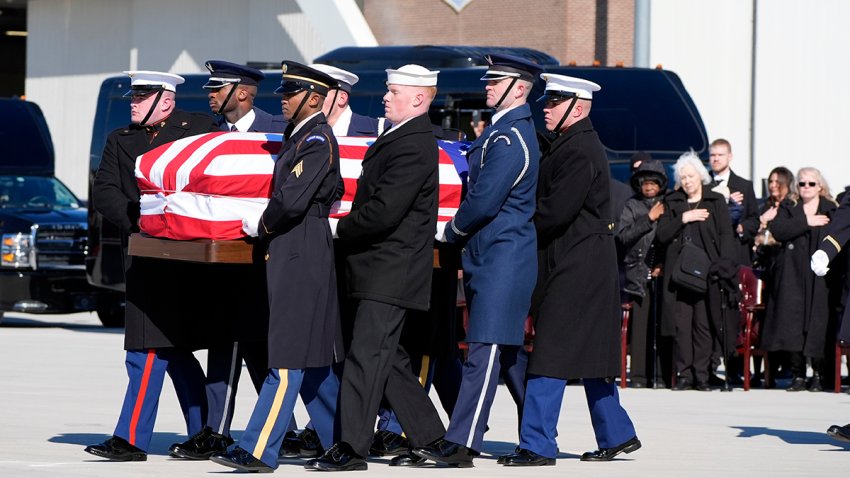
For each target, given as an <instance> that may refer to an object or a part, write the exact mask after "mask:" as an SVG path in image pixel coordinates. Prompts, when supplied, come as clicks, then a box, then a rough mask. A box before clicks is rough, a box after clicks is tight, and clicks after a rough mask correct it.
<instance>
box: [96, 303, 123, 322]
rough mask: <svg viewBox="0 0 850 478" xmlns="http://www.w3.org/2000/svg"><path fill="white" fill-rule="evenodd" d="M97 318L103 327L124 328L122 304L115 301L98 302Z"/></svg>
mask: <svg viewBox="0 0 850 478" xmlns="http://www.w3.org/2000/svg"><path fill="white" fill-rule="evenodd" d="M97 317H98V318H99V319H100V323H101V324H103V326H104V327H124V303H123V301H120V300H116V299H111V298H109V299H106V298H105V299H104V300H100V301H98V304H97Z"/></svg>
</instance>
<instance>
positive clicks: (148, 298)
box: [92, 111, 265, 350]
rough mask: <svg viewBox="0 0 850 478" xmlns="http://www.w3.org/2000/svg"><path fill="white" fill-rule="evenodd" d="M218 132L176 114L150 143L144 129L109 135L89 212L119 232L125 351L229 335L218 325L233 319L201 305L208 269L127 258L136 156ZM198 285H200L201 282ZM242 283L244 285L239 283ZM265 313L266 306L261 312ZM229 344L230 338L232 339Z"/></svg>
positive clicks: (209, 121) (135, 201)
mask: <svg viewBox="0 0 850 478" xmlns="http://www.w3.org/2000/svg"><path fill="white" fill-rule="evenodd" d="M213 131H219V128H218V126H217V125H216V123H215V121H214V120H213V118H212V117H210V116H208V115H204V114H199V113H186V112H183V111H174V112H173V113H172V114H171V116H170V117H169V118H168V119H167V120H166V121H165V124H164V125H162V126H161V127H158V133H157V135H156V137H155V138H154V140H153V142H150V141H149V139H148V133H147V132H146V130H145V128H143V127H141V126H138V125H129V126H127V127H124V128H119V129H117V130H115V131H113V132H112V133H110V134H109V137H108V138H107V140H106V146H105V147H104V150H103V158H102V160H101V163H100V166H99V168H98V171H97V174H96V176H95V180H94V184H93V185H92V207H94V208H95V210H97V212H99V213H100V214H102V215H103V217H104V219H105V220H107V221H109V222H110V223H112V224H114V225H115V226H117V227H118V228H119V229H120V231H121V233H122V241H123V246H124V258H125V260H124V268H125V276H126V290H127V293H126V310H125V325H124V331H125V335H124V347H125V348H126V349H128V350H134V349H144V348H156V347H171V346H178V347H189V348H200V347H203V346H204V342H207V341H208V340H210V339H215V340H219V339H217V338H216V337H215V336H227V335H228V333H227V332H226V331H223V330H222V329H221V328H219V327H218V325H221V323H220V322H219V320H222V321H223V320H227V319H232V316H227V314H226V312H227V311H225V310H221V313H220V314H215V315H213V316H210V315H209V310H208V309H207V307H206V304H207V303H209V302H214V301H207V300H202V299H201V298H207V297H210V292H209V291H208V290H207V291H204V290H202V289H203V283H202V282H203V281H202V279H203V278H204V277H208V271H209V269H208V267H209V266H207V265H204V264H191V263H185V262H178V261H168V260H162V259H149V258H140V257H132V258H131V257H130V256H128V255H127V253H126V252H127V238H128V237H129V234H130V233H133V232H138V231H139V228H138V220H139V198H140V191H139V186H138V185H137V183H136V177H135V173H134V171H135V163H136V157H137V156H139V155H140V154H143V153H145V152H147V151H150V150H151V149H154V148H156V147H158V146H160V145H163V144H166V143H170V142H172V141H175V140H178V139H180V138H185V137H188V136H194V135H197V134H202V133H208V132H213ZM199 282H200V283H199ZM243 282H244V281H243ZM263 309H265V307H263ZM225 340H229V341H233V340H234V338H233V337H230V338H228V339H225Z"/></svg>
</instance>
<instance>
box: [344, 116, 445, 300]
mask: <svg viewBox="0 0 850 478" xmlns="http://www.w3.org/2000/svg"><path fill="white" fill-rule="evenodd" d="M438 158H439V150H438V148H437V140H436V139H435V138H434V133H433V130H432V128H431V122H430V120H429V119H428V115H421V116H417V117H416V118H413V119H411V120H410V121H408V122H407V123H405V124H403V125H401V126H400V127H399V128H398V129H396V130H394V131H390V132H387V133H384V134H383V135H382V136H380V137H379V138H378V139H377V140H375V142H374V143H373V144H372V146H370V147H369V149H368V150H367V151H366V155H365V157H364V158H363V163H362V165H363V172H362V174H361V175H360V178H359V179H358V180H357V192H356V193H355V195H354V202H353V204H352V205H351V212H350V213H349V214H348V215H347V216H345V217H343V218H342V219H340V220H339V223H338V224H337V236H338V237H339V241H340V244H339V246H342V249H343V250H344V254H345V257H346V283H347V286H348V296H349V297H350V298H352V299H356V300H361V299H367V300H374V301H377V302H383V303H386V304H392V305H395V306H398V307H405V308H408V309H415V310H427V309H428V307H429V303H430V297H431V269H432V268H433V263H434V234H435V232H436V230H437V201H438V197H439V188H438V185H439V176H438V165H439V163H438Z"/></svg>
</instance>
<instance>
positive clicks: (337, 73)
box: [307, 63, 360, 90]
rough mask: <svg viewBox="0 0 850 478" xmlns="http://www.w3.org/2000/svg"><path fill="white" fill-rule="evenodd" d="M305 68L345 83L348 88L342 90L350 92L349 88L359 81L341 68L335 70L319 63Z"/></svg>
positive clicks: (358, 78) (333, 67)
mask: <svg viewBox="0 0 850 478" xmlns="http://www.w3.org/2000/svg"><path fill="white" fill-rule="evenodd" d="M307 66H309V67H310V68H312V69H314V70H319V71H321V72H322V73H324V74H326V75H328V76H330V77H331V78H333V79H334V80H336V81H338V82H341V83H345V84H346V85H348V88H345V87H344V86H343V89H345V90H351V87H352V86H354V85H356V84H357V82H358V81H360V77H359V76H357V75H355V74H354V73H352V72H350V71H345V70H343V69H342V68H337V67H335V66H330V65H323V64H321V63H313V64H310V65H307ZM341 86H342V85H341Z"/></svg>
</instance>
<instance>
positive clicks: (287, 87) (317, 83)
mask: <svg viewBox="0 0 850 478" xmlns="http://www.w3.org/2000/svg"><path fill="white" fill-rule="evenodd" d="M280 69H281V71H282V73H283V74H282V75H281V79H280V86H279V87H278V88H277V89H276V90H274V92H275V93H278V94H293V93H298V92H299V91H301V90H308V91H313V92H316V93H319V94H320V95H322V96H327V95H328V90H329V89H330V88H336V87H337V81H336V80H335V79H333V78H332V77H330V76H329V75H327V74H325V73H322V72H321V71H319V70H316V69H315V68H310V67H309V66H307V65H302V64H301V63H298V62H294V61H282V62H281V63H280Z"/></svg>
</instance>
